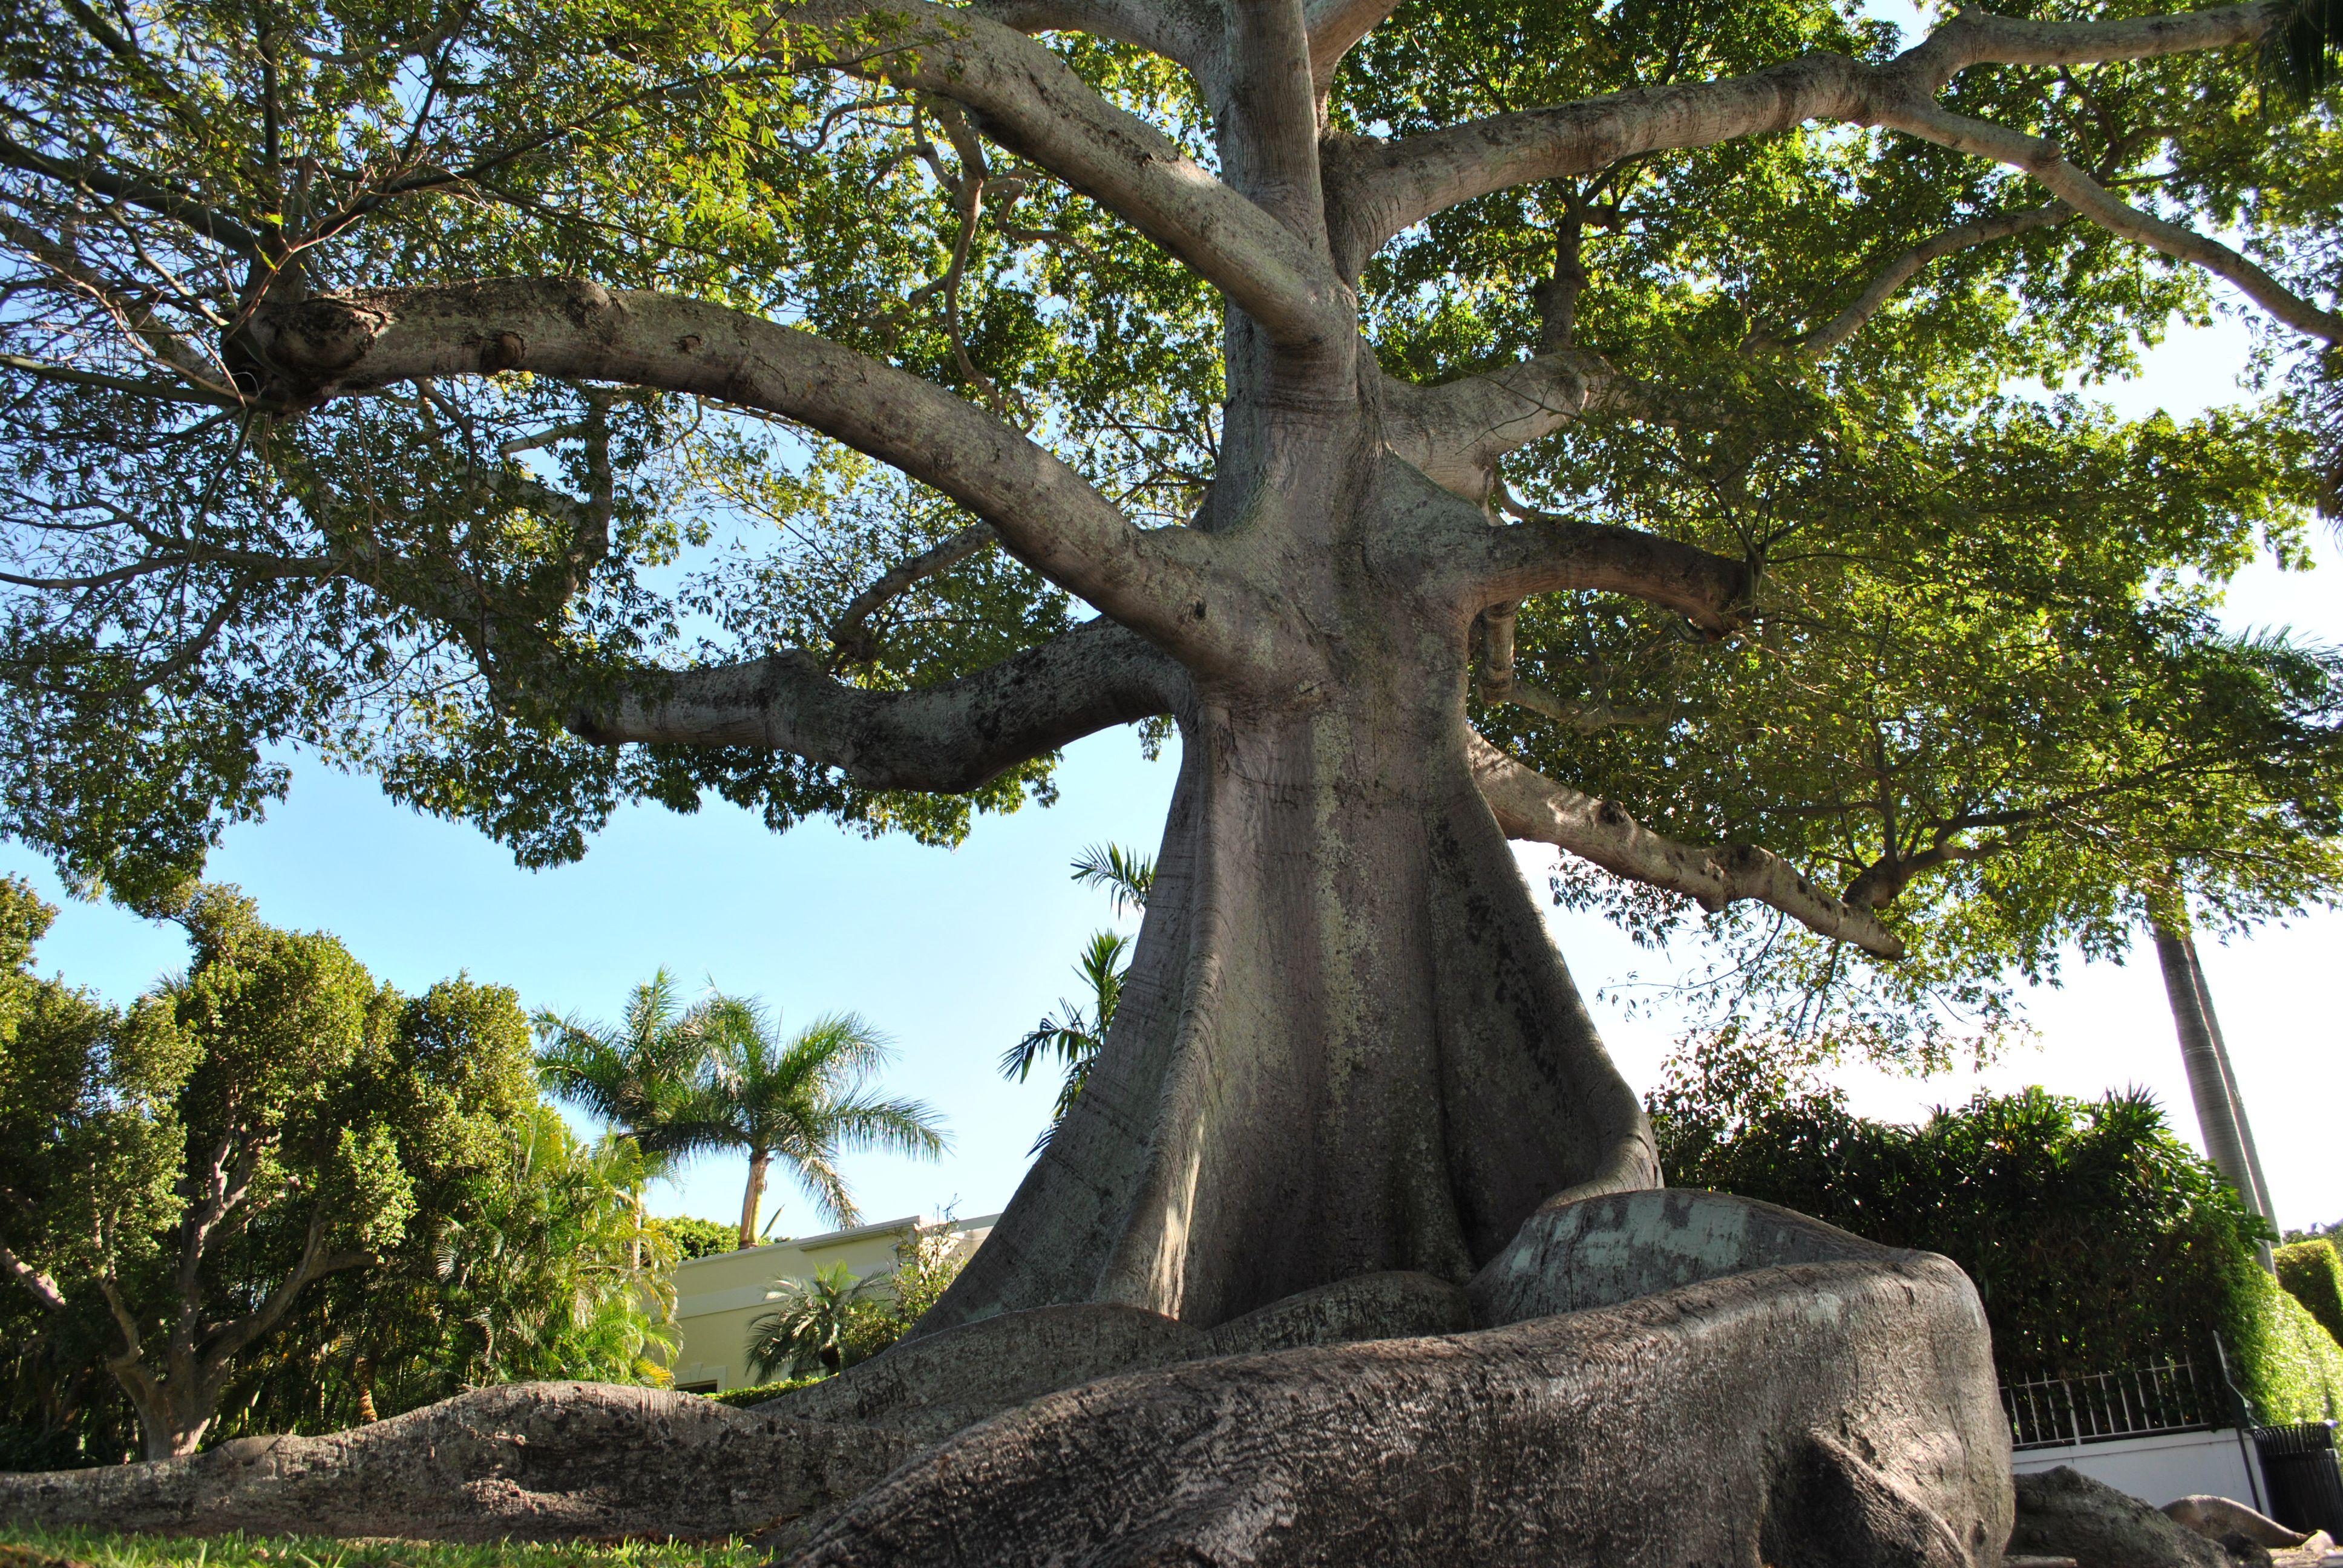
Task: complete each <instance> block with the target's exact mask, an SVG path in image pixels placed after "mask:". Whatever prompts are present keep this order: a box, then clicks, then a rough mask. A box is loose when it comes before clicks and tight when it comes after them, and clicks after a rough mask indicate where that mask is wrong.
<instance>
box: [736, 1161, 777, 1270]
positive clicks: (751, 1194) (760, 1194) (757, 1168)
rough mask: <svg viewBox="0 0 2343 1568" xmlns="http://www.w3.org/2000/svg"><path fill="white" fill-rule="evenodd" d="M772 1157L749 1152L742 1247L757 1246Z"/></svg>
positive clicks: (742, 1215)
mask: <svg viewBox="0 0 2343 1568" xmlns="http://www.w3.org/2000/svg"><path fill="white" fill-rule="evenodd" d="M771 1160H772V1156H771V1155H770V1154H769V1153H768V1152H767V1151H764V1150H762V1149H751V1150H749V1190H748V1191H747V1192H745V1193H743V1194H742V1195H741V1198H740V1245H741V1247H742V1249H743V1250H744V1251H745V1250H746V1249H748V1248H749V1247H753V1246H755V1245H756V1244H757V1216H758V1213H759V1211H761V1210H762V1209H763V1208H764V1206H765V1168H766V1166H767V1165H768V1164H769V1163H770V1162H771Z"/></svg>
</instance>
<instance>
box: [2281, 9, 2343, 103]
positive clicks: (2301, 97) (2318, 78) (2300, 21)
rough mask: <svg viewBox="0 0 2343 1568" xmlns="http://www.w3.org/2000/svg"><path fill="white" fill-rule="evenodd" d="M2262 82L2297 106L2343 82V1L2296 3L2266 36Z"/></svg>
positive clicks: (2311, 100) (2310, 101)
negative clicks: (2275, 89) (2272, 87)
mask: <svg viewBox="0 0 2343 1568" xmlns="http://www.w3.org/2000/svg"><path fill="white" fill-rule="evenodd" d="M2261 72H2262V79H2263V80H2264V81H2265V82H2267V83H2268V84H2269V85H2272V86H2274V87H2276V88H2277V89H2278V92H2279V94H2280V95H2282V96H2283V97H2285V98H2286V99H2288V101H2290V102H2292V103H2295V104H2297V105H2308V104H2310V103H2312V102H2313V101H2315V100H2316V99H2317V98H2318V95H2320V94H2322V93H2324V92H2326V91H2327V90H2328V88H2329V87H2332V86H2334V85H2336V83H2337V82H2338V81H2343V0H2296V4H2295V5H2294V7H2293V8H2292V10H2291V11H2289V12H2288V14H2287V15H2286V16H2285V17H2284V18H2283V19H2282V20H2280V21H2279V23H2278V25H2276V26H2274V27H2272V28H2271V29H2270V30H2269V31H2268V32H2267V33H2265V34H2263V35H2262V55H2261Z"/></svg>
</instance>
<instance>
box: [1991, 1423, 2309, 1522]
mask: <svg viewBox="0 0 2343 1568" xmlns="http://www.w3.org/2000/svg"><path fill="white" fill-rule="evenodd" d="M2237 1435H2238V1434H2237V1432H2235V1431H2234V1430H2229V1431H2222V1432H2160V1433H2158V1434H2157V1435H2156V1436H2154V1437H2126V1438H2117V1439H2116V1440H2114V1441H2113V1442H2083V1443H2076V1444H2074V1445H2072V1446H2071V1447H2061V1448H2022V1449H2019V1450H2018V1451H2017V1452H2016V1453H2015V1454H2013V1455H2012V1456H2011V1460H2010V1468H2011V1469H2013V1470H2015V1471H2016V1473H2018V1474H2020V1475H2030V1474H2033V1473H2036V1472H2037V1471H2044V1470H2049V1469H2051V1468H2053V1467H2055V1466H2057V1465H2061V1464H2071V1465H2073V1466H2074V1467H2075V1468H2076V1469H2077V1470H2079V1471H2081V1472H2082V1473H2084V1474H2085V1475H2087V1476H2089V1477H2090V1478H2091V1479H2092V1480H2094V1481H2101V1482H2105V1483H2107V1485H2109V1486H2112V1487H2114V1488H2115V1489H2116V1490H2117V1491H2118V1492H2127V1493H2131V1495H2133V1496H2134V1497H2137V1498H2138V1499H2139V1500H2140V1501H2141V1502H2142V1503H2147V1505H2148V1506H2149V1507H2151V1508H2161V1507H2163V1506H2164V1505H2165V1504H2166V1503H2170V1502H2172V1501H2174V1500H2175V1499H2177V1498H2182V1497H2193V1496H2197V1495H2198V1494H2200V1493H2210V1494H2211V1495H2213V1496H2215V1497H2230V1498H2235V1499H2236V1500H2237V1502H2239V1503H2246V1504H2247V1505H2249V1506H2252V1507H2260V1506H2262V1505H2263V1503H2262V1499H2261V1496H2260V1493H2258V1491H2257V1490H2256V1488H2255V1483H2256V1482H2258V1481H2259V1480H2260V1476H2259V1474H2258V1473H2255V1474H2252V1475H2250V1476H2249V1475H2248V1474H2247V1470H2246V1456H2245V1452H2241V1451H2240V1450H2239V1448H2238V1446H2237ZM2252 1442H2253V1440H2252V1439H2250V1438H2248V1439H2247V1440H2246V1444H2247V1449H2250V1448H2251V1447H2252Z"/></svg>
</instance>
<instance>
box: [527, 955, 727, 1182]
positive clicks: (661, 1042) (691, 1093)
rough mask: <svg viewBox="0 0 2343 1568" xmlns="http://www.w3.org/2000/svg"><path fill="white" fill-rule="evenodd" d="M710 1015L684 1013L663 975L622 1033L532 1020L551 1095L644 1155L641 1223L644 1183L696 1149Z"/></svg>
mask: <svg viewBox="0 0 2343 1568" xmlns="http://www.w3.org/2000/svg"><path fill="white" fill-rule="evenodd" d="M704 1012H705V1007H704V1005H703V1006H702V1007H698V1008H692V1009H689V1010H686V1009H685V1008H684V1007H683V1005H682V1004H681V1003H680V1002H679V1000H677V997H676V985H675V977H674V976H673V975H671V974H669V972H668V971H667V970H666V969H665V968H660V969H659V970H653V971H652V974H651V978H650V979H649V980H646V981H645V982H643V983H642V984H641V985H639V986H637V987H636V988H635V989H634V992H633V994H631V995H630V996H628V998H627V1011H626V1018H625V1021H624V1022H622V1023H620V1024H619V1025H618V1027H616V1028H613V1027H611V1026H610V1025H608V1024H602V1023H593V1022H588V1021H587V1020H582V1019H579V1018H578V1017H576V1016H575V1015H572V1016H570V1017H568V1018H556V1017H555V1016H554V1015H553V1014H552V1013H550V1012H539V1013H538V1015H537V1017H536V1019H535V1020H533V1021H534V1022H535V1024H536V1027H537V1035H538V1040H540V1041H541V1042H542V1043H541V1044H540V1046H539V1047H538V1053H537V1076H538V1082H539V1083H540V1084H541V1085H543V1086H544V1089H545V1091H546V1092H547V1093H548V1094H550V1095H552V1096H553V1097H554V1098H555V1099H556V1100H559V1101H563V1102H565V1103H567V1104H569V1105H573V1106H576V1107H577V1108H578V1110H580V1111H585V1112H586V1113H587V1114H588V1115H589V1116H592V1117H594V1118H596V1119H597V1120H598V1121H601V1122H602V1124H603V1125H604V1126H605V1127H608V1128H609V1129H611V1130H612V1131H617V1132H619V1133H622V1134H624V1135H625V1136H627V1137H628V1138H631V1139H633V1140H634V1142H635V1147H636V1149H637V1150H638V1151H640V1153H641V1156H642V1161H641V1164H640V1167H639V1169H640V1172H641V1179H640V1180H639V1181H637V1183H636V1185H635V1188H634V1191H633V1200H634V1205H635V1213H636V1218H637V1220H638V1221H640V1220H641V1219H642V1210H643V1192H642V1188H643V1184H644V1182H645V1181H649V1179H651V1178H653V1177H657V1176H661V1175H664V1174H666V1172H667V1171H668V1170H669V1167H671V1166H672V1165H673V1164H674V1162H675V1161H676V1159H677V1157H678V1156H679V1155H681V1154H684V1153H686V1152H688V1151H689V1150H690V1149H691V1147H692V1146H693V1144H694V1143H695V1141H697V1139H696V1136H695V1130H694V1129H693V1128H692V1127H691V1126H690V1125H689V1122H688V1120H687V1119H688V1117H689V1114H690V1111H691V1109H692V1107H694V1106H695V1105H696V1104H697V1103H698V1093H699V1089H700V1087H701V1084H702V1082H703V1081H704V1079H705V1078H706V1076H707V1068H708V1053H709V1040H708V1031H707V1029H706V1027H705V1020H704V1018H703V1016H702V1015H703V1013H704ZM639 1228H640V1226H639V1225H638V1229H639Z"/></svg>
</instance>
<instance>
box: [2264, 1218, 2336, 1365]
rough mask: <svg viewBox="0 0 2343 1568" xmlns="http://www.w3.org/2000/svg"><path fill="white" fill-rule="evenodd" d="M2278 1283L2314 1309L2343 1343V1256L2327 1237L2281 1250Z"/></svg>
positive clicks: (2323, 1324) (2278, 1257) (2316, 1238)
mask: <svg viewBox="0 0 2343 1568" xmlns="http://www.w3.org/2000/svg"><path fill="white" fill-rule="evenodd" d="M2275 1255H2276V1258H2277V1261H2278V1283H2279V1284H2281V1285H2284V1286H2285V1287H2286V1293H2287V1294H2288V1295H2290V1296H2292V1297H2293V1298H2294V1299H2295V1300H2296V1301H2298V1302H2301V1303H2302V1304H2303V1305H2304V1306H2306V1307H2308V1308H2309V1309H2310V1315H2311V1316H2312V1317H2314V1318H2317V1319H2318V1322H2319V1323H2320V1324H2321V1325H2322V1326H2323V1327H2324V1328H2325V1329H2326V1330H2327V1332H2328V1334H2330V1335H2332V1336H2333V1337H2334V1338H2335V1339H2337V1340H2338V1341H2343V1254H2338V1253H2337V1252H2336V1251H2335V1243H2334V1242H2332V1241H2328V1239H2327V1238H2326V1237H2324V1236H2316V1237H2313V1238H2312V1239H2311V1240H2309V1241H2297V1242H2294V1243H2293V1244H2292V1245H2290V1246H2285V1247H2280V1248H2279V1249H2278V1251H2277V1253H2276V1254H2275Z"/></svg>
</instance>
